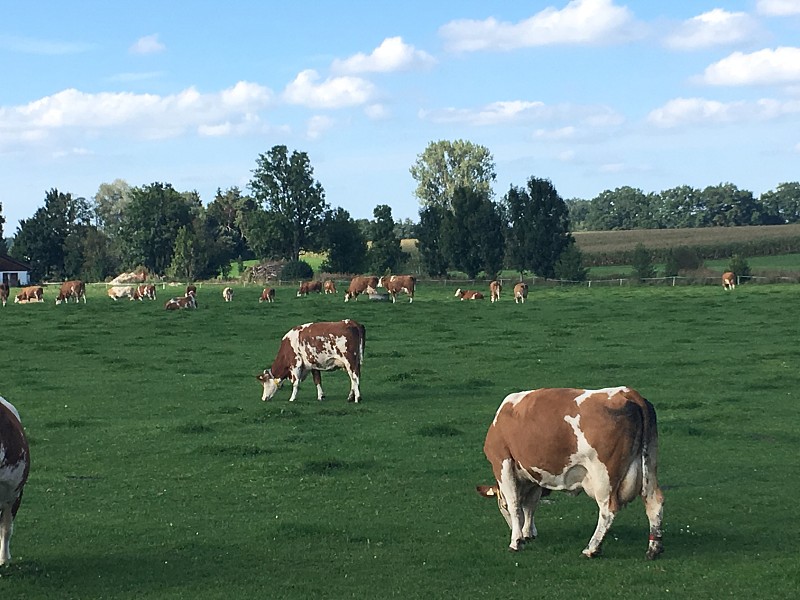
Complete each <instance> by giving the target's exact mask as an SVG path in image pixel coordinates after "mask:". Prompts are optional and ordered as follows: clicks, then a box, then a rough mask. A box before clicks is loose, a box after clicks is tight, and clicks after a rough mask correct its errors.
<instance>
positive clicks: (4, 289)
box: [0, 281, 9, 306]
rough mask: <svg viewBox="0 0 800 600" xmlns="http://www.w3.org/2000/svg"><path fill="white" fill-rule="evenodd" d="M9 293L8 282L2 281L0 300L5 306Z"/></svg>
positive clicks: (0, 284) (0, 283)
mask: <svg viewBox="0 0 800 600" xmlns="http://www.w3.org/2000/svg"><path fill="white" fill-rule="evenodd" d="M8 294H9V289H8V284H7V283H6V282H5V281H2V282H0V302H2V303H3V306H5V305H6V303H7V302H8Z"/></svg>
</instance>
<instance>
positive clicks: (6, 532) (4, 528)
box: [0, 504, 14, 565]
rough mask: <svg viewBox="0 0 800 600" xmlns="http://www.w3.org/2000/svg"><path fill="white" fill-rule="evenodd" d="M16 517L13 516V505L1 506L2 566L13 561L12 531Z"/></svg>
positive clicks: (0, 561) (0, 542)
mask: <svg viewBox="0 0 800 600" xmlns="http://www.w3.org/2000/svg"><path fill="white" fill-rule="evenodd" d="M13 521H14V517H13V516H12V514H11V505H10V504H5V505H3V506H0V565H4V564H6V563H8V562H9V561H10V560H11V550H10V545H11V544H10V542H11V529H12V527H13Z"/></svg>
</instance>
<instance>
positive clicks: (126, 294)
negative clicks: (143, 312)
mask: <svg viewBox="0 0 800 600" xmlns="http://www.w3.org/2000/svg"><path fill="white" fill-rule="evenodd" d="M133 293H134V287H133V286H132V285H113V286H111V287H110V288H108V297H109V298H111V299H112V300H113V301H114V302H116V301H117V300H119V299H121V298H129V299H131V300H133Z"/></svg>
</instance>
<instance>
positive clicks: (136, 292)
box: [131, 284, 147, 302]
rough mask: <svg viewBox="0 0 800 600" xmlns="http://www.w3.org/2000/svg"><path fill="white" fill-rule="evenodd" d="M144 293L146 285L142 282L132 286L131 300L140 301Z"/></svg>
mask: <svg viewBox="0 0 800 600" xmlns="http://www.w3.org/2000/svg"><path fill="white" fill-rule="evenodd" d="M146 293H147V286H146V285H144V284H142V285H137V286H136V287H135V288H133V295H132V296H131V300H138V301H139V302H141V301H142V300H144V297H145V294H146Z"/></svg>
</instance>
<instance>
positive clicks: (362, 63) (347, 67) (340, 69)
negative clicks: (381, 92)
mask: <svg viewBox="0 0 800 600" xmlns="http://www.w3.org/2000/svg"><path fill="white" fill-rule="evenodd" d="M435 62H436V61H435V60H434V58H433V57H432V56H431V55H430V54H428V53H427V52H423V51H422V50H417V49H415V48H414V46H411V45H409V44H406V43H405V42H403V38H401V37H390V38H386V39H385V40H383V42H382V43H381V45H380V46H378V47H377V48H375V50H373V51H372V53H371V54H363V53H361V52H359V53H358V54H354V55H353V56H351V57H350V58H346V59H344V60H335V61H333V65H331V69H332V70H333V71H334V72H336V73H351V74H352V73H389V72H392V71H404V70H408V69H413V68H417V67H427V66H430V65H432V64H434V63H435Z"/></svg>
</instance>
